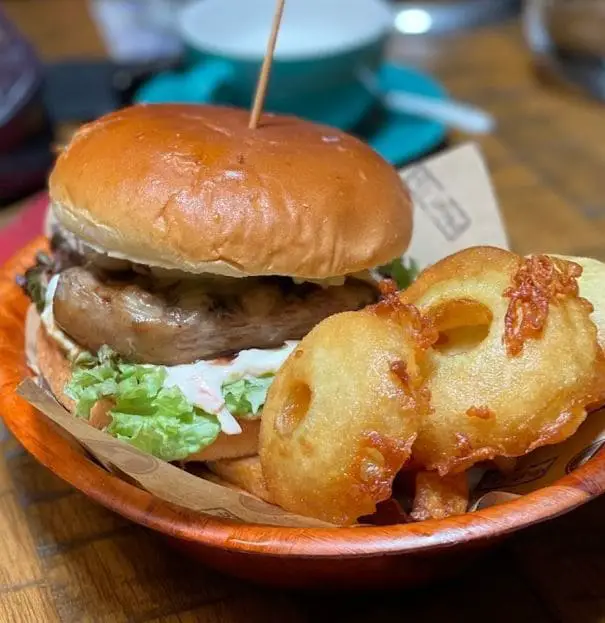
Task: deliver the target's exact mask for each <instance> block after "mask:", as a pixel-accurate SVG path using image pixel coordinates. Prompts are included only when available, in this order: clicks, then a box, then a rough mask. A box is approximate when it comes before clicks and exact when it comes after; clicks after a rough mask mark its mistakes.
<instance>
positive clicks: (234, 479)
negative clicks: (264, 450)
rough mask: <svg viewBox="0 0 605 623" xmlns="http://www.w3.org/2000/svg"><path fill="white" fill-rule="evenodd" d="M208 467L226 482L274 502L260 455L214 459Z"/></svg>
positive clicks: (266, 500)
mask: <svg viewBox="0 0 605 623" xmlns="http://www.w3.org/2000/svg"><path fill="white" fill-rule="evenodd" d="M208 468H209V469H210V470H211V471H212V473H213V474H215V475H216V476H218V477H219V478H220V479H221V480H223V481H224V482H227V483H229V484H230V485H232V486H235V487H237V488H239V489H242V490H244V491H247V492H248V493H251V494H252V495H255V496H256V497H258V498H260V499H261V500H265V502H270V503H273V499H272V498H271V495H270V494H269V491H268V490H267V484H266V482H265V478H264V476H263V470H262V467H261V462H260V458H259V457H258V455H256V456H249V457H246V458H242V459H229V460H225V461H214V462H212V463H209V464H208Z"/></svg>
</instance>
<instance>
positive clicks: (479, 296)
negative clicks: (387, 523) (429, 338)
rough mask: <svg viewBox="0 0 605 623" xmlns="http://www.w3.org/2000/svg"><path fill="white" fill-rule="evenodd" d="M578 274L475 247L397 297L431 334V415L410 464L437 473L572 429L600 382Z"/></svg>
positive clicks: (559, 437)
mask: <svg viewBox="0 0 605 623" xmlns="http://www.w3.org/2000/svg"><path fill="white" fill-rule="evenodd" d="M580 274H581V268H580V266H579V265H577V264H572V263H569V262H566V261H563V260H553V259H551V258H548V257H546V256H537V257H535V258H532V259H524V258H522V257H520V256H518V255H516V254H514V253H510V252H508V251H505V250H502V249H496V248H491V247H474V248H470V249H466V250H464V251H461V252H459V253H456V254H454V255H451V256H449V257H447V258H445V259H444V260H442V261H440V262H438V263H436V264H435V265H433V266H432V267H430V268H429V269H427V270H425V271H424V272H423V273H422V274H421V275H420V276H419V277H418V279H417V280H416V282H415V283H414V284H412V286H411V287H410V288H408V290H406V291H405V292H404V293H403V294H402V297H401V298H402V300H403V301H404V302H405V303H407V304H413V305H415V306H417V308H418V309H419V310H420V312H421V313H422V315H423V316H425V317H428V318H429V319H430V320H432V321H433V322H434V324H435V326H436V328H437V329H438V330H439V331H440V337H439V339H438V340H437V342H436V344H435V347H434V348H433V349H431V351H430V368H431V371H430V374H429V380H428V389H429V390H430V393H431V407H432V410H433V412H432V414H431V415H430V416H428V417H427V418H424V420H423V426H422V427H421V430H420V433H419V436H418V439H417V441H416V442H415V444H414V448H413V455H414V461H415V462H417V463H418V464H420V465H422V466H424V468H425V469H427V470H437V471H438V472H439V474H440V475H442V476H443V475H445V474H448V473H453V472H462V471H464V470H465V469H467V468H469V467H470V466H472V465H473V464H474V463H477V462H479V461H483V460H488V459H493V458H494V457H496V456H504V457H510V456H521V455H523V454H525V453H527V452H529V451H531V450H533V449H534V448H537V447H539V446H542V445H546V444H553V443H558V442H561V441H563V440H565V439H567V438H568V437H569V436H570V435H572V434H573V433H574V432H575V431H576V429H577V428H578V426H579V425H580V424H581V423H582V421H583V420H584V418H585V415H586V410H585V407H586V405H587V404H590V403H591V401H592V400H593V399H594V398H595V396H597V395H602V391H603V388H602V384H603V378H604V375H603V358H602V356H601V351H600V348H599V347H598V344H597V331H596V327H595V325H594V323H593V322H592V321H591V318H590V314H591V311H592V307H591V305H590V304H589V303H588V302H587V301H586V300H585V299H583V298H581V297H580V296H579V295H578V286H577V278H578V277H579V276H580Z"/></svg>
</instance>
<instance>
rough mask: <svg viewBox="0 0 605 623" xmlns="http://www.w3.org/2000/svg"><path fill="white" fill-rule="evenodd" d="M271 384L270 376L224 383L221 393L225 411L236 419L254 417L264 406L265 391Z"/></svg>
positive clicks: (271, 378)
mask: <svg viewBox="0 0 605 623" xmlns="http://www.w3.org/2000/svg"><path fill="white" fill-rule="evenodd" d="M272 382H273V375H272V374H271V375H266V376H260V377H258V378H250V377H247V378H244V379H240V380H238V381H233V382H231V383H225V384H224V385H223V387H222V391H223V398H224V399H225V405H226V406H227V409H229V411H230V412H231V413H232V414H233V415H235V416H237V417H244V418H250V417H255V416H256V415H258V412H259V411H260V408H261V407H262V406H263V405H264V404H265V399H266V398H267V391H268V389H269V386H270V385H271V383H272Z"/></svg>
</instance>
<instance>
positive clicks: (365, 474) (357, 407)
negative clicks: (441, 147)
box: [260, 247, 605, 525]
mask: <svg viewBox="0 0 605 623" xmlns="http://www.w3.org/2000/svg"><path fill="white" fill-rule="evenodd" d="M585 265H586V266H588V268H589V272H588V274H587V275H586V278H585V279H584V280H582V274H583V267H582V265H581V264H580V263H578V262H576V261H570V260H569V259H567V258H564V257H561V256H552V255H550V256H549V255H534V256H528V257H522V256H519V255H516V254H514V253H511V252H509V251H506V250H503V249H497V248H493V247H473V248H470V249H466V250H464V251H461V252H459V253H456V254H454V255H451V256H449V257H447V258H445V259H443V260H441V261H440V262H437V263H436V264H434V265H433V266H431V267H429V268H428V269H426V270H425V271H423V272H422V273H421V274H420V275H419V277H418V278H417V279H416V281H415V282H414V283H413V284H412V285H411V286H410V287H409V288H408V289H407V290H406V291H404V292H402V293H398V294H397V293H394V292H392V291H390V292H385V294H384V297H383V300H382V301H381V302H380V303H379V304H377V305H373V306H370V307H367V308H365V309H364V310H362V311H357V312H347V313H342V314H338V315H335V316H332V317H330V318H328V319H327V320H324V321H323V322H321V323H320V324H319V325H317V326H316V327H315V328H314V329H313V330H312V331H311V333H309V334H308V335H307V336H306V337H305V338H304V339H303V340H302V341H301V342H300V344H299V346H298V347H297V349H296V350H295V351H294V352H293V353H292V354H291V356H290V357H289V359H288V360H287V361H286V363H285V364H284V366H283V367H282V368H281V370H280V371H279V372H278V374H277V376H276V378H275V381H274V383H273V385H272V386H271V388H270V391H269V395H268V397H267V402H266V404H265V407H264V412H263V420H262V429H261V443H260V448H261V450H260V460H261V465H262V472H263V475H264V478H265V482H266V486H267V490H268V492H269V493H270V496H271V499H272V500H273V501H275V503H277V504H279V505H281V506H282V507H284V508H286V509H288V510H291V511H294V512H298V513H301V514H307V515H310V516H313V517H317V518H320V519H324V520H327V521H331V522H333V523H337V524H341V525H347V524H351V523H354V522H355V521H356V520H357V519H358V518H360V517H362V516H367V515H369V514H371V513H372V512H374V511H375V509H376V504H377V503H379V502H381V501H384V500H387V499H389V497H390V496H391V494H392V485H393V479H394V478H395V476H396V475H397V473H398V472H400V471H401V470H402V468H405V470H406V473H408V472H409V470H413V471H414V472H415V473H416V476H415V480H416V494H415V495H416V499H415V501H414V504H413V506H412V512H411V515H412V517H413V519H415V520H423V519H430V518H441V517H445V516H448V515H452V514H461V513H463V512H466V508H467V497H468V483H467V482H466V473H467V470H468V469H469V468H471V467H472V466H474V465H476V464H478V463H479V464H484V463H485V462H486V461H494V462H495V463H497V464H503V463H504V464H506V462H507V460H508V458H509V457H519V456H522V455H524V454H526V453H528V452H531V451H532V450H534V449H535V448H538V447H540V446H543V445H547V444H556V443H560V442H562V441H564V440H565V439H567V438H568V437H570V436H571V435H573V434H574V433H575V431H576V430H577V428H578V427H579V425H580V424H581V423H582V422H583V421H584V419H585V417H586V413H587V407H593V406H594V405H598V404H602V403H603V399H604V396H605V365H604V361H605V357H604V355H603V348H602V345H603V344H604V343H605V339H604V337H603V336H604V335H605V322H603V319H604V318H605V304H603V305H601V304H600V301H599V304H598V305H597V307H596V308H595V306H594V305H593V304H591V303H590V302H588V300H587V299H586V298H584V296H582V295H581V294H584V292H586V295H587V296H589V297H591V295H592V293H593V292H594V293H596V292H597V290H598V292H599V293H600V287H597V286H596V284H597V283H598V284H601V283H603V280H604V279H605V267H603V265H600V266H597V265H592V264H590V263H587V264H585ZM579 283H580V285H579ZM581 291H582V292H581ZM601 298H603V297H601ZM604 303H605V301H604ZM599 341H600V342H599Z"/></svg>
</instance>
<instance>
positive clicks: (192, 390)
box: [165, 341, 298, 435]
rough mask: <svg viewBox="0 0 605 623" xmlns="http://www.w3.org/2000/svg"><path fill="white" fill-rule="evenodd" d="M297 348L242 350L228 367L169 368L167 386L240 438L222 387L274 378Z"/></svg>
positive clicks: (202, 363) (203, 363) (198, 364)
mask: <svg viewBox="0 0 605 623" xmlns="http://www.w3.org/2000/svg"><path fill="white" fill-rule="evenodd" d="M297 344H298V342H297V341H290V342H286V344H284V345H283V346H282V347H280V348H275V349H268V350H263V349H256V348H252V349H250V350H242V351H240V352H239V354H238V355H237V357H235V359H233V360H232V361H230V362H228V363H216V362H213V361H198V362H196V363H191V364H185V365H180V366H166V371H167V373H168V376H167V378H166V381H165V386H166V387H172V386H175V385H176V386H177V387H178V388H179V389H180V390H181V391H182V392H183V394H185V396H186V397H187V399H188V400H189V401H190V402H192V403H193V404H194V405H196V406H198V407H200V409H203V410H204V411H206V412H207V413H214V414H215V415H216V416H217V418H218V419H219V422H220V424H221V429H222V431H223V432H224V433H225V434H227V435H237V434H238V433H241V432H242V429H241V428H240V425H239V424H238V423H237V420H236V419H235V418H234V417H233V415H231V413H230V412H229V410H228V409H227V408H226V407H225V401H224V399H223V393H222V391H221V388H222V386H223V385H224V384H225V383H230V382H232V381H238V380H240V379H243V378H246V377H258V376H261V375H263V374H269V373H272V374H274V373H275V372H277V370H278V369H279V368H280V367H281V366H282V364H283V363H284V361H285V360H286V359H287V358H288V355H289V354H290V353H291V352H292V351H293V350H294V349H295V348H296V345H297Z"/></svg>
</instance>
